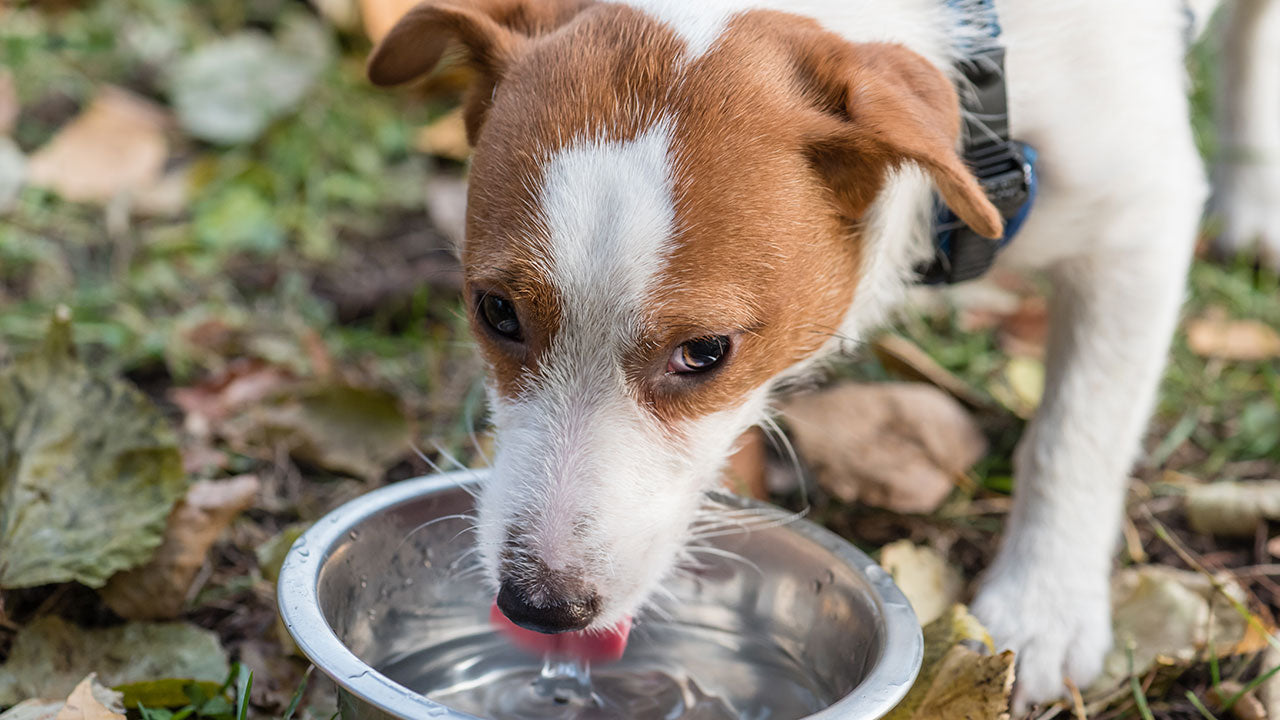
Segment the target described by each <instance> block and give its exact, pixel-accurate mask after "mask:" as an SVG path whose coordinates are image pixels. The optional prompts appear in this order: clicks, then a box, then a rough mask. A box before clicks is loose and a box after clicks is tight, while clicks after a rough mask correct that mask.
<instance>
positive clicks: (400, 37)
mask: <svg viewBox="0 0 1280 720" xmlns="http://www.w3.org/2000/svg"><path fill="white" fill-rule="evenodd" d="M984 5H986V3H984V2H982V0H620V1H618V2H603V1H597V0H428V1H427V2H425V3H422V4H419V5H417V6H416V7H415V8H414V9H413V10H411V11H410V12H408V14H407V15H405V16H404V17H403V18H402V19H401V20H400V21H399V23H398V24H396V25H395V27H394V28H393V29H392V30H391V31H390V33H389V34H388V35H387V36H386V37H385V38H384V39H383V40H382V41H381V42H380V43H379V44H378V45H377V47H376V48H375V50H374V52H373V53H372V55H371V56H370V60H369V64H368V72H369V76H370V78H371V80H372V81H373V82H374V83H376V84H379V85H394V84H399V83H403V82H407V81H410V80H413V79H414V78H417V77H420V76H422V75H424V74H425V73H427V72H429V71H430V70H432V68H433V67H434V66H435V65H436V64H437V63H438V61H439V60H440V58H441V56H442V54H444V53H445V51H446V50H447V49H448V47H450V46H451V44H453V43H455V42H456V43H458V44H460V45H461V46H462V47H464V48H465V49H466V51H467V53H468V57H469V62H470V63H471V65H472V66H473V67H474V68H475V70H476V80H475V86H474V87H473V88H472V91H471V93H470V96H469V99H468V100H467V102H466V104H465V108H464V113H465V122H466V129H467V134H468V137H469V140H470V141H471V143H472V144H473V146H474V156H473V160H472V165H471V171H470V188H469V196H468V218H467V228H466V240H465V243H464V244H463V247H462V248H461V257H462V262H463V267H464V272H465V298H466V304H467V307H468V312H469V316H470V321H471V325H472V330H473V333H474V336H475V338H476V340H477V343H478V345H479V348H480V351H481V353H482V355H483V358H484V360H485V362H486V364H487V367H488V376H487V377H488V384H487V387H488V391H489V397H490V400H491V406H492V419H493V422H494V425H495V427H496V433H497V443H496V448H497V449H496V454H495V457H494V459H493V471H492V473H491V475H490V480H489V481H488V482H487V484H486V485H485V486H484V487H483V489H482V491H481V494H480V497H479V500H478V537H479V547H480V552H481V555H482V557H483V563H484V566H485V568H486V572H487V574H488V576H489V579H490V580H491V581H492V582H493V585H494V587H495V589H496V591H497V593H498V604H499V606H500V607H501V608H502V609H503V611H504V612H505V613H506V614H507V615H508V616H509V617H511V619H512V620H514V621H515V622H517V623H519V624H521V625H524V626H526V627H530V628H533V629H537V630H539V631H543V632H561V631H571V630H581V629H584V628H585V629H587V630H606V629H608V628H611V627H614V626H615V625H617V624H618V623H620V622H623V621H625V620H626V619H627V618H629V617H630V616H632V615H634V614H635V613H637V612H639V611H640V610H641V609H642V608H643V607H644V606H645V605H646V603H648V602H650V601H651V598H653V597H654V595H655V593H657V592H660V589H661V587H662V583H663V580H664V578H666V577H668V576H669V575H670V574H671V573H672V571H673V568H675V567H676V566H677V564H678V563H679V562H680V561H681V559H682V557H683V552H684V548H685V545H686V541H687V539H688V537H689V528H690V525H691V523H692V521H693V519H694V517H695V513H696V512H697V510H698V507H699V504H700V502H701V499H702V497H703V495H704V492H705V491H707V490H708V489H709V488H710V487H711V486H712V485H714V484H715V482H716V478H717V477H718V471H719V470H720V469H721V467H722V465H723V463H724V462H725V459H726V458H727V457H728V456H729V455H730V453H731V452H732V451H733V449H734V446H735V442H736V440H737V438H739V436H741V435H742V434H743V432H744V431H746V430H748V429H749V428H751V427H752V426H753V425H755V424H757V423H759V422H761V421H762V419H763V418H765V417H766V415H767V413H768V408H769V401H770V397H771V395H772V394H773V393H774V391H775V390H776V389H777V388H779V387H780V386H782V385H783V384H785V383H786V382H788V381H789V380H791V379H794V378H797V377H800V376H803V375H805V374H806V373H810V372H812V369H813V368H814V367H815V365H816V364H818V363H820V362H821V361H822V360H823V359H824V358H826V357H829V356H831V355H832V354H833V353H837V352H840V351H842V350H844V349H847V347H848V346H849V345H850V344H853V343H856V342H857V340H858V339H859V338H862V337H865V336H866V334H867V332H868V331H869V330H871V329H873V328H875V327H876V326H877V325H878V324H881V323H882V322H884V320H885V319H886V317H887V316H888V315H889V313H890V312H891V310H892V309H893V308H894V307H896V306H897V305H899V304H900V303H901V302H902V300H903V296H904V294H905V293H906V290H907V288H908V287H909V286H910V285H911V284H912V282H913V279H914V277H915V273H916V269H917V268H918V267H919V266H920V264H921V262H923V261H925V260H927V259H928V258H929V257H930V256H931V254H933V253H934V247H933V241H932V237H933V223H934V218H935V202H936V200H935V198H937V197H940V198H941V201H942V202H944V203H945V205H946V206H947V208H949V209H950V211H951V212H953V213H954V215H955V216H956V217H958V218H959V220H960V221H962V222H963V223H964V224H965V225H966V226H967V227H968V228H970V229H971V230H972V231H973V232H974V233H976V234H977V235H980V236H983V237H986V238H997V237H1000V236H1001V234H1002V232H1003V223H1004V218H1003V216H1002V215H1001V213H1000V212H999V211H997V209H996V208H995V207H994V206H993V205H992V203H991V201H990V200H989V198H988V197H987V195H986V194H985V192H984V190H983V188H982V187H980V185H979V183H978V181H977V180H976V179H975V177H974V175H973V174H972V172H971V171H970V169H969V167H968V166H967V165H966V164H965V162H964V161H963V159H962V157H961V154H960V148H961V145H962V137H961V128H962V118H961V109H960V108H961V104H960V99H959V98H960V91H959V90H958V89H957V88H958V87H960V88H962V87H963V81H964V79H963V77H961V74H960V73H959V71H958V70H957V68H958V67H959V66H960V65H961V64H962V63H963V62H964V61H965V60H966V58H967V54H968V53H970V52H972V48H973V47H975V46H977V45H980V44H981V43H982V42H983V38H984V37H992V36H993V35H992V33H991V32H989V31H991V30H992V28H989V27H987V28H985V29H984V23H986V24H988V25H989V24H990V22H989V21H988V20H984V19H982V18H980V17H978V15H977V13H979V12H980V10H981V9H982V6H984ZM1212 6H1213V3H1211V2H1193V3H1191V4H1190V5H1187V4H1180V3H1179V2H1178V1H1177V0H1134V1H1133V2H1127V3H1115V2H1111V1H1110V0H1072V1H1071V2H1065V3H1046V2H1040V1H1039V0H997V1H996V2H995V4H994V10H995V13H996V17H997V18H998V23H999V35H998V38H997V40H996V41H997V42H998V43H999V44H1000V45H1002V46H1003V47H1004V49H1005V68H1006V82H1007V93H1008V105H1009V112H1010V122H1011V134H1012V136H1013V137H1014V138H1015V139H1017V140H1020V141H1022V142H1025V143H1028V144H1029V145H1031V146H1033V147H1034V148H1035V149H1036V151H1037V152H1038V155H1039V164H1038V172H1039V198H1038V200H1037V202H1036V205H1035V207H1034V210H1033V211H1032V212H1031V214H1030V216H1029V217H1028V218H1027V219H1026V222H1025V224H1024V225H1023V226H1022V229H1021V231H1020V233H1019V235H1018V238H1017V239H1016V241H1015V242H1013V243H1012V244H1011V245H1010V246H1009V247H1008V248H1007V249H1005V250H1004V251H1003V252H1001V253H1000V255H999V257H998V259H997V264H998V266H999V267H1001V268H1005V269H1007V270H1010V271H1016V272H1023V273H1032V272H1035V273H1043V274H1044V275H1045V276H1046V277H1047V278H1048V279H1049V280H1050V281H1051V284H1052V287H1053V294H1052V298H1051V300H1050V322H1051V330H1050V340H1049V345H1048V361H1047V379H1046V389H1045V393H1044V397H1043V401H1042V403H1041V406H1040V408H1039V410H1038V412H1037V414H1036V416H1035V418H1034V420H1033V422H1031V423H1030V425H1029V427H1028V429H1027V430H1026V432H1025V434H1024V437H1023V438H1022V440H1021V441H1020V444H1019V446H1018V449H1017V452H1016V457H1015V462H1016V474H1017V483H1016V492H1015V503H1014V508H1013V511H1012V513H1011V515H1010V517H1009V520H1008V525H1007V528H1006V531H1005V534H1004V538H1003V541H1002V544H1001V546H1000V548H999V550H998V553H997V554H996V556H995V559H994V561H993V563H992V564H991V566H990V568H989V569H988V570H987V571H986V573H985V575H984V576H983V579H982V581H981V583H980V586H979V590H978V592H977V594H976V597H975V598H974V600H973V603H972V608H973V610H974V611H975V613H976V614H977V615H978V616H979V617H980V618H981V619H982V620H983V622H984V623H985V624H986V626H987V627H988V628H989V629H990V631H991V634H992V636H993V637H994V638H995V640H996V642H997V644H998V645H999V646H1001V647H1004V648H1011V649H1013V650H1015V651H1017V657H1018V673H1017V678H1018V680H1017V687H1016V691H1015V700H1016V702H1017V704H1018V705H1019V706H1021V707H1025V706H1026V705H1027V704H1028V703H1034V702H1039V701H1044V700H1048V699H1052V698H1055V697H1058V696H1060V695H1061V694H1062V693H1063V690H1064V687H1065V680H1066V679H1070V680H1071V681H1073V682H1074V683H1075V684H1076V685H1077V686H1081V687H1083V686H1086V685H1087V684H1088V683H1089V682H1090V681H1091V680H1092V679H1094V678H1095V677H1096V676H1097V675H1098V674H1099V672H1100V670H1101V667H1102V659H1103V655H1104V654H1105V653H1106V652H1107V650H1108V649H1109V648H1110V647H1111V645H1112V637H1111V630H1110V627H1111V625H1110V598H1109V574H1110V571H1111V565H1112V555H1113V551H1114V549H1115V544H1116V540H1117V538H1118V536H1119V530H1120V522H1121V519H1122V514H1123V504H1124V498H1125V485H1126V478H1127V476H1128V472H1129V469H1130V466H1131V463H1132V462H1133V461H1134V459H1135V457H1136V456H1137V453H1138V451H1139V449H1140V441H1141V438H1142V434H1143V431H1144V427H1145V424H1146V422H1147V419H1148V415H1149V413H1150V411H1151V409H1152V406H1153V403H1154V400H1155V396H1156V389H1157V385H1158V382H1159V379H1160V376H1161V372H1162V369H1163V367H1164V364H1165V360H1166V355H1167V351H1168V346H1169V342H1170V337H1171V336H1172V334H1173V331H1174V327H1175V324H1176V321H1177V318H1178V314H1179V307H1180V304H1181V301H1182V298H1183V294H1184V287H1185V278H1186V274H1187V270H1188V265H1189V263H1190V260H1191V258H1192V255H1193V250H1194V245H1195V242H1196V236H1197V229H1198V227H1199V223H1200V221H1201V217H1202V210H1203V207H1204V206H1205V203H1206V199H1207V197H1208V183H1207V182H1206V179H1205V172H1204V169H1203V168H1202V163H1201V159H1200V156H1199V155H1198V154H1197V150H1196V145H1195V142H1194V138H1193V133H1192V129H1191V126H1190V123H1189V119H1188V116H1189V107H1188V100H1187V94H1186V91H1187V84H1188V83H1187V80H1186V77H1185V70H1184V54H1185V52H1186V49H1187V44H1188V42H1189V41H1190V39H1191V38H1193V37H1194V35H1195V33H1198V32H1199V31H1200V28H1199V25H1202V24H1203V20H1204V18H1206V17H1207V16H1208V14H1209V13H1210V12H1211V11H1212V10H1213V7H1212ZM988 10H989V8H988ZM1234 12H1235V13H1236V15H1235V16H1234V17H1235V18H1236V19H1235V20H1232V21H1230V22H1228V23H1227V25H1228V26H1229V32H1231V33H1233V34H1234V38H1235V39H1234V40H1233V41H1232V43H1230V44H1229V45H1230V46H1231V47H1232V48H1234V49H1233V50H1231V51H1229V52H1228V58H1227V65H1228V67H1229V68H1232V69H1234V70H1235V71H1237V73H1238V75H1237V77H1236V78H1235V79H1234V80H1232V83H1231V84H1232V85H1233V87H1232V89H1233V90H1234V91H1235V96H1236V99H1235V100H1233V101H1232V105H1231V107H1230V109H1229V111H1228V112H1226V113H1225V116H1226V117H1227V122H1226V123H1225V125H1224V128H1225V131H1226V132H1225V137H1226V138H1227V141H1228V142H1229V143H1232V144H1234V145H1235V146H1237V147H1238V148H1241V149H1244V148H1259V149H1261V150H1263V151H1264V152H1263V155H1262V156H1260V157H1247V158H1246V157H1244V156H1241V157H1236V158H1234V159H1228V161H1227V162H1225V163H1224V164H1223V165H1222V166H1221V167H1219V168H1218V171H1217V172H1218V174H1219V177H1220V178H1221V179H1222V181H1223V186H1224V187H1225V188H1227V189H1228V190H1229V191H1231V192H1230V193H1229V194H1228V195H1225V196H1223V198H1222V199H1221V202H1220V204H1219V205H1220V207H1221V208H1222V209H1223V212H1224V213H1226V215H1227V216H1228V217H1227V222H1226V223H1225V227H1226V233H1225V234H1224V236H1225V238H1226V240H1225V245H1226V246H1227V247H1240V246H1243V245H1244V244H1245V243H1246V242H1247V241H1249V240H1250V238H1251V237H1254V236H1257V235H1259V234H1262V235H1264V237H1265V238H1266V240H1265V242H1266V243H1270V244H1268V245H1266V248H1267V249H1269V250H1271V251H1274V250H1275V249H1276V248H1277V242H1278V241H1277V238H1276V235H1275V233H1276V232H1277V231H1280V215H1277V213H1280V164H1277V163H1280V153H1276V152H1275V151H1276V149H1278V148H1280V119H1277V115H1278V114H1280V77H1278V76H1277V73H1280V71H1277V70H1276V68H1277V67H1280V65H1278V64H1277V63H1276V61H1277V60H1280V58H1278V57H1275V55H1276V54H1277V53H1275V52H1273V51H1275V50H1276V48H1277V42H1276V41H1277V37H1278V36H1280V29H1278V26H1280V3H1272V2H1269V0H1240V2H1239V3H1238V5H1237V6H1236V8H1234ZM1251 68H1252V69H1253V70H1252V72H1245V71H1246V70H1249V69H1251ZM1264 68H1265V69H1264ZM1262 106H1266V110H1265V111H1262V110H1259V109H1258V108H1260V107H1262ZM1259 120H1261V121H1259ZM832 431H833V432H838V428H833V429H832Z"/></svg>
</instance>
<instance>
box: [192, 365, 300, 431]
mask: <svg viewBox="0 0 1280 720" xmlns="http://www.w3.org/2000/svg"><path fill="white" fill-rule="evenodd" d="M292 382H293V376H292V375H290V374H289V373H288V372H286V371H285V370H282V369H281V368H278V367H276V366H274V365H269V364H267V363H265V362H263V361H261V360H248V359H239V360H235V361H233V362H232V363H231V364H230V365H228V366H227V369H226V370H225V371H223V372H221V373H219V374H217V375H215V376H214V377H212V378H209V379H208V380H206V381H204V382H202V383H200V384H199V385H195V386H192V387H182V388H173V389H172V390H170V391H169V397H170V399H171V400H173V402H174V404H176V405H177V406H178V407H180V408H182V410H183V412H184V413H186V419H185V421H184V423H183V425H184V428H185V429H186V431H187V432H189V433H191V434H192V435H195V436H196V437H209V436H210V435H214V434H217V433H218V432H219V431H220V429H221V427H222V425H223V423H225V422H226V421H227V420H229V419H230V418H231V417H232V416H234V415H235V414H236V413H237V412H239V411H240V410H242V409H243V408H245V407H248V406H250V405H253V404H256V403H259V402H261V401H263V400H265V399H266V398H268V397H270V396H272V395H274V394H276V393H278V392H280V391H281V390H283V389H284V388H285V387H287V386H288V385H289V384H290V383H292Z"/></svg>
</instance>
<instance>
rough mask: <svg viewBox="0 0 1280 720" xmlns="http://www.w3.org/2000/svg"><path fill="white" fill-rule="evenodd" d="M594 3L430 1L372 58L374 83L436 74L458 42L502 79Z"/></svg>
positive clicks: (395, 30)
mask: <svg viewBox="0 0 1280 720" xmlns="http://www.w3.org/2000/svg"><path fill="white" fill-rule="evenodd" d="M588 4H590V0H425V1H424V2H421V3H418V4H417V5H415V6H414V7H413V8H412V9H410V10H409V11H408V12H407V13H405V14H404V16H403V17H401V18H400V20H399V21H398V22H396V24H395V25H394V26H393V27H392V28H391V31H390V32H388V33H387V34H386V36H385V37H383V38H382V39H381V40H380V41H379V42H378V44H377V46H376V47H374V49H373V53H372V54H370V55H369V63H368V68H367V69H368V74H369V80H371V81H372V82H373V84H375V85H382V86H386V85H399V84H400V83H403V82H408V81H409V80H413V79H414V78H416V77H419V76H421V75H425V74H426V73H428V72H430V71H431V70H432V69H433V68H434V67H435V66H436V63H438V62H440V58H441V56H442V55H444V52H445V49H446V48H447V47H448V46H449V43H450V41H453V40H457V41H459V42H460V43H461V44H462V45H463V47H465V48H466V49H467V51H468V53H469V54H470V59H471V62H472V64H474V65H475V66H476V67H477V69H479V70H480V71H481V72H483V73H486V74H490V75H500V74H501V73H502V70H503V69H504V68H505V67H506V65H507V64H509V63H510V62H511V61H512V60H513V59H514V58H515V57H516V56H517V55H518V53H519V51H520V49H521V47H522V46H523V45H524V44H525V42H527V41H528V39H529V38H531V37H534V36H536V35H539V34H541V33H545V32H549V31H551V30H553V29H555V28H556V27H559V26H560V25H562V24H564V23H565V22H566V21H567V20H568V19H569V18H571V17H573V16H574V15H576V14H577V13H578V12H580V11H581V10H582V8H584V7H586V6H587V5H588Z"/></svg>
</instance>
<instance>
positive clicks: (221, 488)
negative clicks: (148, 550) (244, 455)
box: [100, 475, 261, 620]
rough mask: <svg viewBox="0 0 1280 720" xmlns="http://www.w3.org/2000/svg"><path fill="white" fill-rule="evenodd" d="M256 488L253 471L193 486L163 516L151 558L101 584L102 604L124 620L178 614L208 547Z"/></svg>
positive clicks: (250, 500) (249, 503)
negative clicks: (160, 534) (166, 516)
mask: <svg viewBox="0 0 1280 720" xmlns="http://www.w3.org/2000/svg"><path fill="white" fill-rule="evenodd" d="M260 487H261V484H260V483H259V482H258V478H256V477H254V476H253V475H240V476H238V477H234V478H229V479H227V480H201V481H199V482H197V483H195V484H193V485H192V486H191V487H190V489H188V490H187V495H186V497H184V498H183V499H182V500H181V501H179V502H178V504H177V505H176V506H175V507H174V509H173V512H172V513H171V514H170V515H169V525H168V527H167V528H166V529H165V533H164V542H163V543H162V544H161V545H160V548H159V549H158V550H157V551H156V554H155V556H154V557H152V558H151V561H150V562H148V563H147V564H146V565H143V566H141V567H137V568H134V569H132V570H126V571H124V572H121V573H116V574H115V575H114V576H112V578H111V579H110V580H109V581H107V585H106V587H104V588H102V590H101V593H100V594H101V595H102V599H103V600H104V601H105V602H106V603H107V606H108V607H110V608H111V609H112V610H114V611H115V612H116V614H117V615H119V616H120V617H122V618H125V619H127V620H165V619H169V618H175V617H177V616H178V615H180V614H181V613H182V609H183V606H184V605H186V601H187V596H188V594H189V590H190V589H191V583H192V581H193V580H195V577H196V574H197V573H198V572H199V571H200V568H201V566H203V565H204V562H205V556H206V555H207V554H208V552H209V548H210V547H212V546H213V543H214V541H216V540H217V539H218V536H219V535H221V534H222V531H223V530H226V529H227V527H228V526H229V525H230V524H231V521H232V520H234V519H235V517H236V516H237V515H239V514H240V513H241V512H243V511H244V510H247V509H248V508H250V507H252V506H253V501H254V499H255V498H256V497H257V495H258V489H259V488H260Z"/></svg>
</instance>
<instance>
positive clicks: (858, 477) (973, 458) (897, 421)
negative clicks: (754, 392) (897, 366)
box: [782, 383, 987, 513]
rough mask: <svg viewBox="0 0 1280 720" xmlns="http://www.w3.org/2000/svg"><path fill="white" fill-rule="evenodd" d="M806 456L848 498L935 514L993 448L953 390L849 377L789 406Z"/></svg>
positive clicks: (823, 480)
mask: <svg viewBox="0 0 1280 720" xmlns="http://www.w3.org/2000/svg"><path fill="white" fill-rule="evenodd" d="M782 414H783V416H784V417H785V418H786V421H787V424H788V426H789V427H790V431H791V432H790V435H791V438H792V440H793V442H794V443H795V446H796V448H797V450H799V452H800V456H801V457H802V458H803V459H804V460H805V463H806V464H807V465H808V466H809V467H810V468H811V469H812V470H813V472H814V474H815V475H816V477H817V479H818V483H819V484H820V485H821V486H822V487H823V488H824V489H826V490H827V492H830V493H831V494H832V495H834V496H836V497H837V498H839V499H840V500H843V501H844V502H855V501H857V502H861V503H865V504H868V505H874V506H876V507H883V508H887V509H890V510H893V511H895V512H903V513H927V512H932V511H933V510H935V509H937V507H938V506H939V505H941V504H942V501H943V500H945V499H946V497H947V495H948V494H949V493H950V492H951V489H952V487H953V486H954V481H955V479H956V478H957V477H959V476H961V475H963V474H964V473H965V471H967V470H968V469H969V467H970V466H972V465H973V463H975V462H977V461H978V460H979V459H980V458H981V457H982V456H983V454H984V453H986V450H987V442H986V438H985V437H983V435H982V432H981V431H980V430H979V428H978V426H977V423H975V422H974V420H973V418H972V417H970V416H969V414H968V413H967V412H966V411H965V409H964V408H963V407H962V406H961V405H960V404H959V403H958V402H956V401H955V400H954V399H953V398H952V397H951V396H949V395H947V394H946V393H944V392H942V391H941V390H938V389H937V388H935V387H932V386H929V385H923V384H919V383H877V384H859V383H845V384H842V385H836V386H834V387H830V388H827V389H824V390H822V391H819V392H816V393H811V394H807V395H799V396H796V397H794V398H792V399H790V400H789V401H788V402H787V403H786V404H785V405H784V406H783V408H782Z"/></svg>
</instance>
